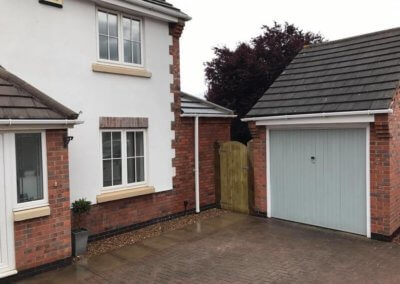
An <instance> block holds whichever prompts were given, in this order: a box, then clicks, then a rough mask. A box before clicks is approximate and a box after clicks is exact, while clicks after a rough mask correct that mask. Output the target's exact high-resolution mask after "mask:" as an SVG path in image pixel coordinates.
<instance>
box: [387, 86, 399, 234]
mask: <svg viewBox="0 0 400 284" xmlns="http://www.w3.org/2000/svg"><path fill="white" fill-rule="evenodd" d="M399 98H400V89H399V90H398V91H397V94H396V97H395V99H394V101H393V104H392V109H393V114H392V115H390V116H389V131H390V153H389V154H390V231H389V233H390V234H393V233H394V232H395V231H396V230H397V229H398V228H399V227H400V104H399V103H400V100H399Z"/></svg>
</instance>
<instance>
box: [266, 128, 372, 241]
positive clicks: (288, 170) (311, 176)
mask: <svg viewBox="0 0 400 284" xmlns="http://www.w3.org/2000/svg"><path fill="white" fill-rule="evenodd" d="M270 167H271V170H270V177H271V215H272V217H275V218H280V219H285V220H290V221H295V222H300V223H305V224H310V225H316V226H321V227H326V228H330V229H336V230H340V231H346V232H351V233H356V234H361V235H366V234H367V229H366V223H367V221H366V218H367V216H366V215H367V213H366V212H367V210H366V129H326V130H271V131H270Z"/></svg>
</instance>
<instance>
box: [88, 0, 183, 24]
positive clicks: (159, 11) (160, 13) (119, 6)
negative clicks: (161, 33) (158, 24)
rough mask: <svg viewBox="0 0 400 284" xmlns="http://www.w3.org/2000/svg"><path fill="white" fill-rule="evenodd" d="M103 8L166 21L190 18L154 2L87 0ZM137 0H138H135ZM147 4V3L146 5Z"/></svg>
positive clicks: (174, 21)
mask: <svg viewBox="0 0 400 284" xmlns="http://www.w3.org/2000/svg"><path fill="white" fill-rule="evenodd" d="M89 1H92V2H94V3H96V4H97V5H100V6H101V7H104V8H109V9H113V10H118V11H121V12H126V13H132V12H133V13H136V14H137V13H139V14H141V15H143V16H147V17H151V18H155V19H159V20H163V21H166V22H173V23H177V22H178V21H179V18H181V17H182V18H183V19H184V20H190V17H188V16H186V18H184V15H185V14H183V13H180V12H178V11H174V10H171V9H167V8H163V7H159V6H157V5H155V4H150V3H146V2H143V1H142V2H143V3H141V5H137V4H134V1H130V2H127V1H121V0H89ZM135 2H138V1H135ZM146 4H147V5H146Z"/></svg>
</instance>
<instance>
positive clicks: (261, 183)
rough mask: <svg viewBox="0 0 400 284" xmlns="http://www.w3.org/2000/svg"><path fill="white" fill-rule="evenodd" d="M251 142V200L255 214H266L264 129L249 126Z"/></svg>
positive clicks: (251, 124)
mask: <svg viewBox="0 0 400 284" xmlns="http://www.w3.org/2000/svg"><path fill="white" fill-rule="evenodd" d="M249 128H250V131H251V134H252V136H253V140H252V142H251V143H252V153H251V154H252V160H253V186H254V188H253V190H254V194H253V196H254V200H251V204H254V205H253V208H251V209H252V210H253V211H254V212H255V213H258V214H263V215H265V214H266V213H267V162H266V161H267V157H266V156H267V153H266V128H265V126H263V127H257V126H256V124H255V123H254V122H252V123H250V124H249Z"/></svg>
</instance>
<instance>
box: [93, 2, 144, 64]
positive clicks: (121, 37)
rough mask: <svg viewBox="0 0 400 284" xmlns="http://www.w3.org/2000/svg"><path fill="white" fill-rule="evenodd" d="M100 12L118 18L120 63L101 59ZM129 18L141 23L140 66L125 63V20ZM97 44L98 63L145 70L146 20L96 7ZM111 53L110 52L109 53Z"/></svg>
mask: <svg viewBox="0 0 400 284" xmlns="http://www.w3.org/2000/svg"><path fill="white" fill-rule="evenodd" d="M99 12H103V13H107V14H113V15H116V16H117V25H118V26H117V30H118V35H117V39H118V61H116V60H110V59H102V58H100V42H99V37H100V31H99ZM124 17H125V18H129V19H132V20H137V21H139V23H140V61H141V63H140V64H135V63H129V62H125V57H124V32H123V18H124ZM95 18H96V43H97V57H96V58H97V62H99V63H105V64H109V65H112V66H126V67H135V68H139V69H143V70H144V67H145V56H144V55H145V51H144V49H145V44H144V40H145V36H144V31H145V30H144V19H143V18H142V17H138V16H135V15H132V14H128V13H126V12H118V11H116V10H112V9H109V8H104V7H101V6H97V7H96V17H95ZM109 52H110V51H109Z"/></svg>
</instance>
